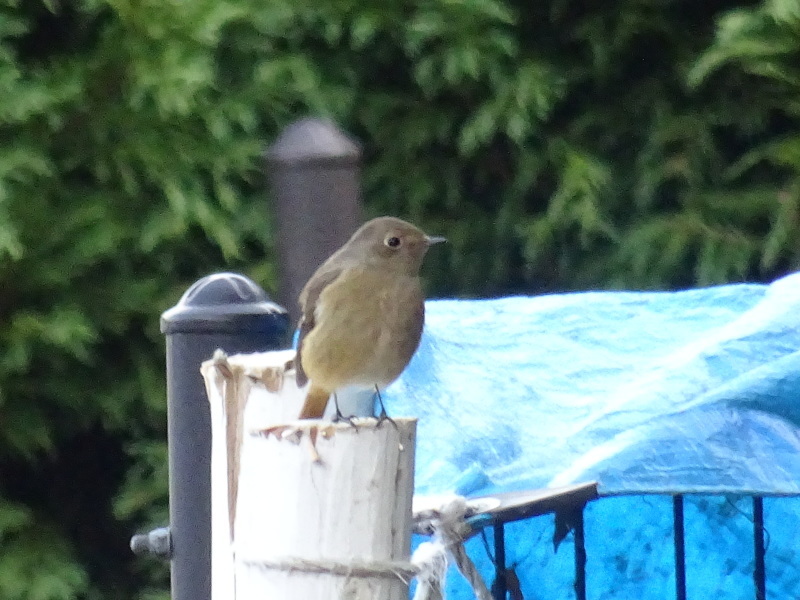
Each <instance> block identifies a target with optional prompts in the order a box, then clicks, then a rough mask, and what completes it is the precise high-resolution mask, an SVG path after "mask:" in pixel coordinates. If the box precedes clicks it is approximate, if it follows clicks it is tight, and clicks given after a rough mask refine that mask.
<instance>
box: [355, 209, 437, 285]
mask: <svg viewBox="0 0 800 600" xmlns="http://www.w3.org/2000/svg"><path fill="white" fill-rule="evenodd" d="M444 241H445V238H443V237H438V236H429V235H426V234H425V233H424V232H423V231H422V230H420V229H419V228H417V227H415V226H414V225H412V224H411V223H407V222H406V221H403V220H402V219H398V218H396V217H378V218H376V219H372V220H371V221H367V222H366V223H364V225H362V226H361V227H360V228H359V230H358V231H356V232H355V233H354V234H353V237H352V238H350V241H349V242H348V243H347V245H348V246H351V248H352V250H353V251H354V252H356V253H357V254H358V255H359V256H358V258H359V259H360V260H361V261H362V262H363V263H365V264H368V265H370V266H373V267H377V268H381V269H386V270H390V271H393V272H400V273H403V274H407V275H416V274H417V273H419V269H420V267H421V266H422V259H423V258H424V257H425V253H426V252H427V251H428V248H430V247H431V246H432V245H433V244H438V243H440V242H444Z"/></svg>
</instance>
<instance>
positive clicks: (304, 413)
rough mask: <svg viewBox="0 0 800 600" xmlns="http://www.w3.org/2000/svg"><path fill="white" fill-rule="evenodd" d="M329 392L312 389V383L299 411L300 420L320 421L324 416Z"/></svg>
mask: <svg viewBox="0 0 800 600" xmlns="http://www.w3.org/2000/svg"><path fill="white" fill-rule="evenodd" d="M330 396H331V394H330V392H328V391H326V390H322V389H320V388H317V387H314V384H313V383H312V384H311V386H310V387H309V388H308V394H307V395H306V401H305V402H304V403H303V408H302V409H301V410H300V416H299V417H298V418H300V419H321V418H322V415H324V414H325V407H326V406H327V405H328V398H330Z"/></svg>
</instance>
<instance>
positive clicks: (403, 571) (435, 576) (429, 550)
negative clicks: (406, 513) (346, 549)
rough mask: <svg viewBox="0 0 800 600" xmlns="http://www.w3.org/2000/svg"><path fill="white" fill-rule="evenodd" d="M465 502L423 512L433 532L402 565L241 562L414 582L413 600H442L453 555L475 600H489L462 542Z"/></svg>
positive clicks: (468, 531) (286, 560)
mask: <svg viewBox="0 0 800 600" xmlns="http://www.w3.org/2000/svg"><path fill="white" fill-rule="evenodd" d="M466 513H467V503H466V500H465V499H464V498H463V497H461V496H453V497H452V498H449V499H447V500H446V501H444V502H443V504H442V506H441V508H439V509H436V510H430V511H426V514H425V525H426V528H428V529H429V530H432V531H433V538H432V539H431V541H429V542H423V543H422V544H420V545H419V546H418V547H417V549H416V551H415V552H414V556H412V557H411V562H404V561H380V560H376V561H358V560H356V561H351V562H346V563H345V562H340V561H335V560H325V559H319V560H309V559H305V558H294V557H287V558H283V559H281V560H273V561H270V560H250V559H242V560H241V562H242V563H243V564H245V565H247V566H248V567H254V568H259V569H267V570H276V571H284V572H289V573H291V572H295V573H311V574H320V575H322V574H324V575H334V576H338V577H348V578H350V577H358V578H376V577H379V578H383V579H394V578H397V579H400V580H401V581H402V582H403V583H405V584H408V583H409V581H410V580H411V579H412V578H416V579H417V589H416V591H415V593H414V600H442V599H443V598H444V582H445V577H446V574H447V563H448V560H447V556H448V553H450V555H452V557H453V562H454V563H455V565H456V567H457V568H458V570H459V571H460V572H461V574H462V575H463V576H464V577H465V578H466V580H467V581H468V582H469V584H470V586H472V590H473V592H474V593H475V598H476V599H477V600H492V597H491V594H490V593H489V590H488V588H487V587H486V584H485V583H484V581H483V578H482V577H481V575H480V573H479V572H478V569H477V568H476V567H475V564H474V563H473V562H472V560H471V559H470V558H469V556H468V555H467V552H466V550H465V549H464V541H465V540H466V539H467V538H469V537H470V536H471V535H472V534H473V533H474V531H473V530H472V528H471V527H470V526H469V525H468V524H467V523H466V520H465V517H466Z"/></svg>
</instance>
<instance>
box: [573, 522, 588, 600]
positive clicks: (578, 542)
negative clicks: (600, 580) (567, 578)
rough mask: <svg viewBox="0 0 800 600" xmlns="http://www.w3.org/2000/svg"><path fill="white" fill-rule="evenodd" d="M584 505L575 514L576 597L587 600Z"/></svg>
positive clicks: (579, 599)
mask: <svg viewBox="0 0 800 600" xmlns="http://www.w3.org/2000/svg"><path fill="white" fill-rule="evenodd" d="M583 523H584V520H583V507H582V508H581V509H580V510H579V511H578V512H577V514H576V515H575V598H576V599H577V600H586V537H585V534H584V530H583Z"/></svg>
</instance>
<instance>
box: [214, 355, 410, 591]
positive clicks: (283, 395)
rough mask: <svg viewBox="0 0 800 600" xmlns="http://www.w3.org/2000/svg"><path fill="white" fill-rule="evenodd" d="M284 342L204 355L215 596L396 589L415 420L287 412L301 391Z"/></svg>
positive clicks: (403, 586) (406, 546) (401, 586)
mask: <svg viewBox="0 0 800 600" xmlns="http://www.w3.org/2000/svg"><path fill="white" fill-rule="evenodd" d="M290 353H291V351H288V352H270V353H264V354H261V355H242V356H232V357H225V356H224V355H219V356H215V359H214V360H213V361H207V362H206V363H205V364H204V365H203V375H204V377H205V379H206V388H207V391H208V394H209V400H210V406H211V422H212V436H213V441H212V460H211V469H212V473H211V481H212V599H213V600H231V599H233V598H236V600H248V599H250V598H253V599H255V598H259V599H262V598H269V599H270V600H295V599H296V600H323V599H325V600H333V599H337V600H338V599H340V598H347V599H349V600H367V599H370V600H372V599H373V598H380V599H381V600H384V599H386V600H401V599H402V600H405V599H406V598H407V597H408V585H407V581H408V579H409V578H410V573H409V572H408V570H407V569H405V570H404V568H403V565H405V563H406V562H407V561H408V559H409V552H410V541H411V524H412V519H411V497H412V494H413V472H414V449H415V435H416V421H415V420H413V419H396V420H395V424H394V425H393V424H392V423H390V422H384V423H382V424H381V425H380V426H378V425H377V421H376V419H372V418H366V419H356V420H355V424H356V426H355V427H354V426H352V425H350V424H348V423H339V424H333V423H330V422H326V421H288V422H287V415H294V414H297V411H298V410H299V406H300V405H301V404H302V399H303V390H298V389H297V387H296V386H295V385H294V381H293V380H294V377H293V372H291V371H287V376H284V372H283V365H284V364H285V363H286V362H287V358H290V357H291V354H290ZM359 393H361V392H359ZM356 398H358V396H356ZM340 404H341V402H340ZM362 404H363V401H362Z"/></svg>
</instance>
